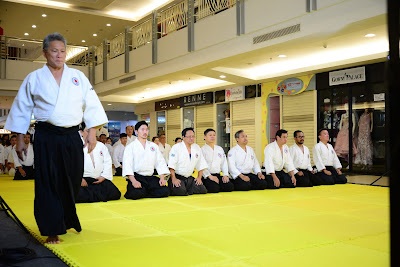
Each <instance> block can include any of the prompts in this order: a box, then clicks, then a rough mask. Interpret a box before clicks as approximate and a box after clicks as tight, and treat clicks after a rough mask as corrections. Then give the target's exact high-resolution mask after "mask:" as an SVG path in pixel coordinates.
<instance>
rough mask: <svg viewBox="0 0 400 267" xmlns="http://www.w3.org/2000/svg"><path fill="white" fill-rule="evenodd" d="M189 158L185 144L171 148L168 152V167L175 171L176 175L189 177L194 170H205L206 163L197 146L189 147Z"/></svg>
mask: <svg viewBox="0 0 400 267" xmlns="http://www.w3.org/2000/svg"><path fill="white" fill-rule="evenodd" d="M190 151H191V156H189V151H188V149H187V148H186V144H185V142H181V143H178V144H175V145H173V146H172V148H171V151H170V152H169V161H168V167H169V168H171V169H174V170H175V173H176V174H179V175H182V176H184V177H189V176H191V175H192V174H193V171H194V169H195V168H196V170H197V171H201V170H204V169H206V168H207V162H206V161H205V160H204V158H203V153H202V152H201V148H200V147H199V145H197V144H192V145H191V146H190Z"/></svg>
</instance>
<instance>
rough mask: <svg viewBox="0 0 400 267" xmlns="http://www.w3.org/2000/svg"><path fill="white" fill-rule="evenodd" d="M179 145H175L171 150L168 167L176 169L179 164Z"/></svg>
mask: <svg viewBox="0 0 400 267" xmlns="http://www.w3.org/2000/svg"><path fill="white" fill-rule="evenodd" d="M177 150H178V149H177V146H173V147H172V148H171V150H170V151H169V159H168V168H171V169H174V170H176V166H177V164H178V156H179V153H178V152H179V151H177Z"/></svg>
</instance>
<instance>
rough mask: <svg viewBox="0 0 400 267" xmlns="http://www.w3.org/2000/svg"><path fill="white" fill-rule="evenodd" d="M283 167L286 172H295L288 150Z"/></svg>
mask: <svg viewBox="0 0 400 267" xmlns="http://www.w3.org/2000/svg"><path fill="white" fill-rule="evenodd" d="M285 169H286V171H287V172H290V171H293V173H294V172H295V171H296V172H297V170H296V168H295V167H294V164H293V159H292V156H291V155H290V152H289V151H288V154H287V161H285Z"/></svg>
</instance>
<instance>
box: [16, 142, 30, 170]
mask: <svg viewBox="0 0 400 267" xmlns="http://www.w3.org/2000/svg"><path fill="white" fill-rule="evenodd" d="M12 155H13V158H14V166H15V168H17V167H20V166H22V165H24V166H33V164H34V152H33V145H32V144H29V145H28V149H27V154H26V156H25V154H23V155H22V157H23V159H24V160H21V159H19V158H18V155H17V151H16V150H15V148H14V149H13V150H12Z"/></svg>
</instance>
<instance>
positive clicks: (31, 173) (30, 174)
mask: <svg viewBox="0 0 400 267" xmlns="http://www.w3.org/2000/svg"><path fill="white" fill-rule="evenodd" d="M21 167H22V169H23V170H24V171H25V174H26V175H25V176H22V174H21V173H20V172H19V168H18V167H16V168H15V176H14V180H32V179H35V169H34V168H33V166H24V165H22V166H21Z"/></svg>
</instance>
